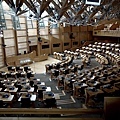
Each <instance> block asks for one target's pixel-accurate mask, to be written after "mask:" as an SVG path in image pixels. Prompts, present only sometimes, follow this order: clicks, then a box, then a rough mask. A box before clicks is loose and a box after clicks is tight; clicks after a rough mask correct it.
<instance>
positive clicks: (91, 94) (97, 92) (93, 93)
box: [86, 88, 104, 96]
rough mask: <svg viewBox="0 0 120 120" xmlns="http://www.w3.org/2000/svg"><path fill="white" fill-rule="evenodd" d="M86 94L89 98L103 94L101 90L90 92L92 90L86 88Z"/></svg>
mask: <svg viewBox="0 0 120 120" xmlns="http://www.w3.org/2000/svg"><path fill="white" fill-rule="evenodd" d="M86 93H87V94H88V95H89V96H95V95H97V94H101V93H104V92H103V91H102V90H100V89H96V91H92V90H89V89H87V88H86Z"/></svg>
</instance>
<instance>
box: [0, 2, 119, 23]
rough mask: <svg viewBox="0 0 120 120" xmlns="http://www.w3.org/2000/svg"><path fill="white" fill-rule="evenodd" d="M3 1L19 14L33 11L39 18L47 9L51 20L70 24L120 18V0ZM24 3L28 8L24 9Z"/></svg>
mask: <svg viewBox="0 0 120 120" xmlns="http://www.w3.org/2000/svg"><path fill="white" fill-rule="evenodd" d="M1 1H5V2H6V3H7V4H8V5H9V7H10V8H12V10H13V11H14V13H15V14H16V15H17V16H19V15H22V14H24V13H26V12H28V11H31V12H32V13H33V14H32V15H31V16H33V15H34V17H35V18H37V19H38V20H39V19H41V16H42V14H44V11H46V12H47V13H48V15H49V16H50V19H49V20H52V21H55V22H66V23H68V24H70V25H87V24H90V25H97V24H100V23H101V21H103V20H105V21H109V20H111V19H120V7H119V6H120V0H101V2H100V5H92V4H86V0H1ZM93 1H94V0H93ZM95 1H98V0H95ZM23 5H25V6H26V8H24V9H23V7H22V6H23ZM44 17H48V16H44Z"/></svg>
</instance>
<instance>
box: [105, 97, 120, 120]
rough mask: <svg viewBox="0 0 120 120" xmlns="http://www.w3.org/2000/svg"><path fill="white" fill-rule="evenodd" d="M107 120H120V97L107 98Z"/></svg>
mask: <svg viewBox="0 0 120 120" xmlns="http://www.w3.org/2000/svg"><path fill="white" fill-rule="evenodd" d="M104 113H105V120H120V97H105V99H104Z"/></svg>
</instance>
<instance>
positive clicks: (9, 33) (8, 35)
mask: <svg viewBox="0 0 120 120" xmlns="http://www.w3.org/2000/svg"><path fill="white" fill-rule="evenodd" d="M3 35H4V38H11V37H14V34H13V30H3Z"/></svg>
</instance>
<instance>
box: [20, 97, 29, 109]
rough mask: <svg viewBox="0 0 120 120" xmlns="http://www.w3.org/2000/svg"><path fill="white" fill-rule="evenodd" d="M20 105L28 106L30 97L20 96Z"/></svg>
mask: <svg viewBox="0 0 120 120" xmlns="http://www.w3.org/2000/svg"><path fill="white" fill-rule="evenodd" d="M21 107H22V108H30V98H29V97H27V98H21Z"/></svg>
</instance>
